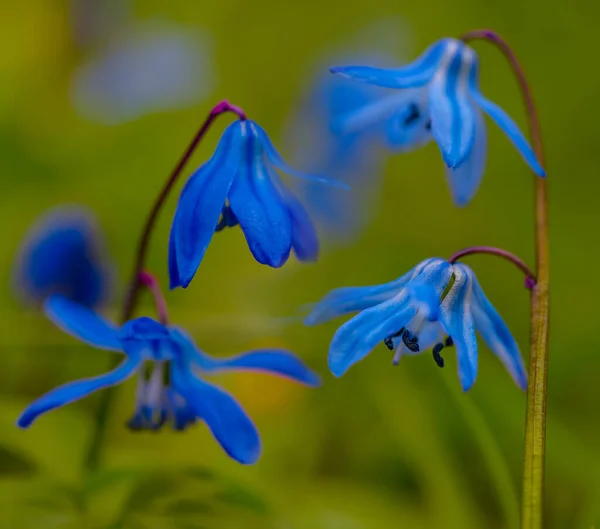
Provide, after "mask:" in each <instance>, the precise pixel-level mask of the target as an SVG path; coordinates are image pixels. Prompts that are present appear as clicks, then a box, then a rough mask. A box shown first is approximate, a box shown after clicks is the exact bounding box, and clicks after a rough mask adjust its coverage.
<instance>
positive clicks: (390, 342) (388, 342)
mask: <svg viewBox="0 0 600 529" xmlns="http://www.w3.org/2000/svg"><path fill="white" fill-rule="evenodd" d="M403 332H404V327H402V329H400V330H399V331H398V332H397V333H396V334H392V335H391V336H388V337H387V338H386V339H385V340H383V343H384V344H385V346H386V347H387V348H388V349H389V350H390V351H393V350H394V338H397V337H398V336H401V335H402V333H403Z"/></svg>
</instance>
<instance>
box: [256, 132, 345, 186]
mask: <svg viewBox="0 0 600 529" xmlns="http://www.w3.org/2000/svg"><path fill="white" fill-rule="evenodd" d="M248 123H249V124H251V125H252V127H253V128H254V129H255V130H256V132H257V133H258V135H259V137H260V141H261V143H262V146H263V148H264V149H265V152H266V154H267V157H268V158H269V161H270V162H271V163H272V164H273V165H274V166H275V167H276V168H277V169H279V170H280V171H281V172H282V173H285V174H289V175H290V176H295V177H296V178H303V179H304V180H310V181H312V182H319V183H321V184H325V185H328V186H331V187H338V188H340V189H350V187H349V186H348V185H347V184H345V183H344V182H340V181H339V180H334V179H332V178H327V177H325V176H318V175H311V174H307V173H303V172H302V171H297V170H296V169H294V168H293V167H291V166H290V165H288V164H287V163H286V162H285V160H284V159H283V158H282V156H281V155H280V154H279V153H278V152H277V149H276V148H275V146H274V145H273V142H272V141H271V138H269V135H268V134H267V133H266V131H265V130H264V129H263V128H262V127H261V126H260V125H259V124H258V123H256V122H254V121H250V120H248Z"/></svg>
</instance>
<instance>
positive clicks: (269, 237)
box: [169, 120, 340, 288]
mask: <svg viewBox="0 0 600 529" xmlns="http://www.w3.org/2000/svg"><path fill="white" fill-rule="evenodd" d="M276 169H279V170H280V171H283V172H285V173H288V174H290V175H294V176H298V177H301V178H309V179H313V180H316V181H320V182H323V183H329V184H332V185H340V184H335V183H334V182H333V181H331V180H327V179H325V178H320V177H315V176H309V175H306V174H304V173H300V172H298V171H296V170H294V169H292V168H291V167H290V166H288V165H287V164H286V163H285V162H284V161H283V159H282V158H281V156H280V155H279V153H278V152H277V151H276V150H275V147H274V146H273V144H272V143H271V140H270V139H269V137H268V136H267V133H266V132H265V131H264V130H263V129H262V128H261V127H260V126H259V125H257V124H256V123H255V122H254V121H250V120H238V121H235V122H233V123H232V124H231V125H229V127H227V129H226V130H225V132H224V133H223V136H222V137H221V140H220V142H219V145H218V146H217V149H216V150H215V153H214V154H213V156H212V158H211V159H210V160H209V161H208V162H207V163H205V164H204V165H202V166H201V167H200V168H199V169H198V170H197V171H196V172H195V173H194V174H193V175H192V176H191V178H190V179H189V180H188V182H187V183H186V185H185V187H184V188H183V191H182V192H181V197H180V199H179V205H178V206H177V211H176V213H175V218H174V219H173V225H172V228H171V239H170V243H169V276H170V286H171V288H175V287H178V286H182V287H184V288H185V287H187V286H188V285H189V284H190V282H191V280H192V278H193V277H194V275H195V273H196V270H197V269H198V266H199V265H200V262H201V261H202V258H203V256H204V253H205V251H206V248H207V247H208V245H209V243H210V241H211V239H212V236H213V233H214V232H215V230H217V231H219V230H221V229H223V228H224V227H225V226H233V225H236V224H239V225H240V227H241V229H242V231H243V232H244V235H245V236H246V241H247V242H248V246H249V248H250V251H251V252H252V255H253V256H254V258H255V259H256V260H257V261H258V262H259V263H262V264H266V265H269V266H272V267H275V268H277V267H280V266H282V265H283V264H284V263H285V262H286V261H287V259H288V257H289V255H290V251H291V250H292V249H293V250H294V252H295V254H296V257H298V259H300V260H301V261H314V260H316V258H317V255H318V252H319V242H318V239H317V234H316V231H315V229H314V226H313V224H312V222H311V220H310V218H309V216H308V214H307V212H306V210H305V209H304V207H303V206H302V204H301V203H300V202H299V201H298V199H297V198H296V197H295V196H294V195H293V194H292V192H291V191H289V190H288V189H287V188H286V187H285V186H284V185H283V183H282V182H281V179H280V178H279V175H278V174H277V171H276ZM220 217H221V221H219V218H220Z"/></svg>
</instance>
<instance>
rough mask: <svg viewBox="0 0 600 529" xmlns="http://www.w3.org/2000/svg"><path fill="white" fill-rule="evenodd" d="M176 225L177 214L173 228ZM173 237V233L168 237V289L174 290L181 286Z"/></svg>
mask: <svg viewBox="0 0 600 529" xmlns="http://www.w3.org/2000/svg"><path fill="white" fill-rule="evenodd" d="M176 224H177V212H175V217H174V219H173V226H175V225H176ZM175 244H176V243H175V237H174V236H173V231H171V236H170V237H169V261H168V264H169V288H170V289H174V288H177V287H179V286H181V285H182V282H181V276H180V275H179V265H178V264H177V249H176V248H175Z"/></svg>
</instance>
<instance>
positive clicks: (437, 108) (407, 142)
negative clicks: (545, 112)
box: [331, 39, 545, 206]
mask: <svg viewBox="0 0 600 529" xmlns="http://www.w3.org/2000/svg"><path fill="white" fill-rule="evenodd" d="M331 71H332V72H333V73H337V74H340V75H342V76H344V77H347V78H350V79H354V80H357V81H362V82H365V83H368V84H372V85H376V86H382V87H387V88H397V89H403V90H409V91H410V92H408V93H407V92H405V93H404V95H401V96H400V98H399V99H398V100H395V101H394V100H393V99H388V100H382V101H381V102H378V103H376V104H373V105H372V106H371V107H370V108H369V109H366V110H365V109H362V110H359V115H358V116H356V115H355V116H347V125H349V126H351V127H352V126H354V127H356V126H357V123H361V124H363V125H364V124H365V123H372V122H373V121H377V120H378V119H379V117H378V116H379V114H380V113H381V112H382V111H383V110H385V111H386V112H389V107H390V106H394V105H395V106H396V107H397V114H398V117H399V120H398V122H397V124H398V125H400V127H399V128H396V131H395V133H394V128H392V130H391V132H392V133H391V134H390V135H388V140H389V143H390V144H391V145H398V146H400V147H401V148H403V149H406V148H407V147H410V146H411V145H413V146H416V145H419V144H423V143H425V142H426V141H427V140H428V139H429V137H432V138H433V139H434V140H435V141H436V142H437V144H438V146H439V148H440V151H441V153H442V158H443V159H444V161H445V163H446V165H447V167H448V171H447V175H448V180H449V184H450V188H451V191H452V195H453V198H454V201H455V202H456V203H457V205H461V206H462V205H465V204H467V203H468V202H469V201H470V200H471V198H472V197H473V195H474V194H475V192H476V191H477V189H478V187H479V184H480V182H481V177H482V176H483V172H484V169H485V160H486V148H487V138H486V127H485V122H484V120H483V116H482V113H481V111H482V110H483V111H484V112H485V113H487V114H488V115H489V116H490V117H491V118H492V120H493V121H495V122H496V124H497V125H498V126H499V127H500V128H501V129H502V130H503V131H504V132H505V133H506V134H507V136H508V137H509V138H510V140H511V141H512V142H513V144H514V145H515V147H516V148H517V150H518V151H519V152H520V154H521V155H522V156H523V158H524V159H525V161H526V162H527V163H528V164H529V166H530V167H531V168H532V170H533V171H534V172H535V173H537V174H538V175H539V176H545V172H544V169H543V168H542V167H541V165H540V163H539V161H538V160H537V158H536V156H535V153H534V152H533V150H532V149H531V147H530V146H529V144H528V142H527V140H526V139H525V137H524V136H523V134H522V132H521V131H520V130H519V128H518V127H517V125H516V124H515V122H514V121H513V120H512V119H511V117H510V116H509V115H508V114H507V113H506V112H505V111H504V110H502V109H501V108H500V107H499V106H498V105H496V104H495V103H493V102H491V101H490V100H488V99H486V98H485V97H484V96H483V95H482V94H481V92H480V90H479V60H478V57H477V55H476V53H475V51H474V50H473V49H472V48H471V47H469V46H467V45H466V44H465V43H464V42H462V41H460V40H456V39H442V40H440V41H438V42H436V43H435V44H433V45H432V46H430V47H429V48H428V49H427V50H426V51H425V52H424V53H423V54H422V55H421V56H420V57H419V58H418V59H417V60H415V61H414V62H412V63H410V64H408V65H406V66H404V67H401V68H394V69H382V68H373V67H369V66H336V67H333V68H331ZM403 125H404V126H403Z"/></svg>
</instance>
